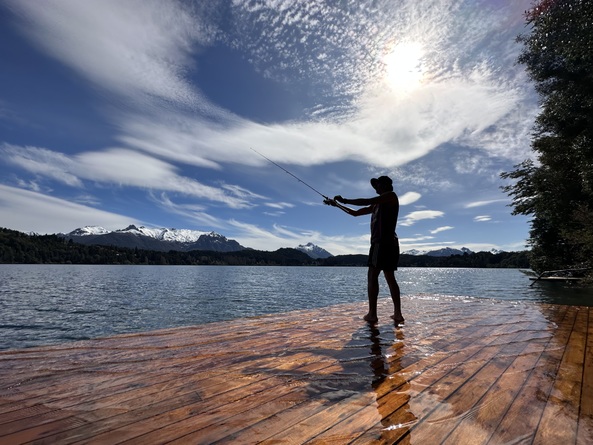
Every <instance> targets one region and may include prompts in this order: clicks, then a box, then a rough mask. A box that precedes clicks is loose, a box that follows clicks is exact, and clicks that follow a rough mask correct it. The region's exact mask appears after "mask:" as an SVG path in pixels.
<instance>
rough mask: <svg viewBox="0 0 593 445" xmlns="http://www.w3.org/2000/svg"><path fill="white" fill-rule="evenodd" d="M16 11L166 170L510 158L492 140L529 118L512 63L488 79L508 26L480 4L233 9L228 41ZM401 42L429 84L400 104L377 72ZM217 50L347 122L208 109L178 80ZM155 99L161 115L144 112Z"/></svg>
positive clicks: (99, 5)
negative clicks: (113, 105) (208, 50)
mask: <svg viewBox="0 0 593 445" xmlns="http://www.w3.org/2000/svg"><path fill="white" fill-rule="evenodd" d="M11 5H12V8H13V9H14V10H16V11H18V12H19V13H20V14H22V15H23V16H24V17H26V20H27V21H31V22H33V24H34V26H28V27H24V28H23V29H24V32H25V33H26V34H27V35H29V36H30V37H31V39H32V40H33V41H35V42H36V43H37V44H38V45H40V46H41V47H42V48H44V49H45V50H46V51H47V52H48V53H49V54H51V55H53V56H54V57H56V58H58V59H59V60H61V61H62V62H64V63H65V64H67V65H68V66H70V67H72V68H73V69H74V70H76V71H77V72H78V73H79V74H80V75H81V76H83V77H85V78H87V79H89V80H90V81H91V82H93V84H95V85H98V86H99V87H101V88H104V89H105V90H107V91H109V92H111V93H113V94H114V95H116V96H119V97H124V98H126V99H130V98H131V99H132V101H131V102H132V103H136V102H137V103H141V104H143V106H142V107H134V108H133V110H130V111H128V113H126V114H127V117H126V116H124V118H123V119H122V116H115V118H116V119H117V122H118V123H119V122H121V125H122V127H121V129H122V134H121V135H120V140H121V141H122V142H124V143H125V144H127V145H128V146H130V147H134V148H137V149H141V150H145V151H147V152H149V153H152V154H156V155H158V156H159V157H162V158H164V159H170V160H173V161H181V162H185V163H188V164H193V165H202V166H210V167H213V168H217V167H219V163H221V162H233V163H237V162H239V163H247V164H253V162H254V161H253V160H252V159H250V158H249V157H248V156H247V155H246V154H245V147H246V146H257V147H260V148H262V149H263V150H265V151H266V152H267V153H270V154H271V155H273V156H274V158H275V159H278V160H281V161H284V162H289V163H294V164H319V163H327V162H337V161H342V160H356V161H358V162H365V163H368V164H371V165H377V166H379V165H381V166H388V167H389V166H391V167H395V166H399V165H403V164H405V163H407V162H410V161H412V160H415V159H418V158H421V157H422V156H425V155H426V154H428V153H430V152H431V151H432V150H434V149H436V148H437V147H439V146H440V145H441V144H443V143H446V142H451V141H457V142H460V143H464V144H469V143H471V144H472V146H473V147H477V148H481V149H483V150H485V151H487V152H489V153H491V154H495V155H500V156H510V152H511V151H512V150H515V151H516V148H517V143H519V142H522V141H517V140H516V136H512V137H513V139H512V144H507V145H504V144H503V142H504V141H502V140H498V141H493V134H498V133H497V131H496V128H497V126H498V125H499V124H500V125H502V126H503V127H504V126H507V127H508V126H509V125H511V124H512V123H513V122H517V118H519V117H521V118H522V119H521V121H520V124H521V123H523V122H531V121H530V119H531V118H532V117H533V116H532V114H530V113H529V112H527V110H525V111H524V112H523V115H522V116H519V115H517V114H516V113H517V112H516V110H517V107H518V104H519V103H520V102H522V101H523V100H524V98H525V94H526V92H525V91H523V90H521V89H519V88H517V87H515V83H514V79H515V78H516V77H519V76H520V75H521V71H520V70H519V69H517V68H515V67H514V66H513V64H512V63H510V61H509V62H508V66H506V67H505V69H504V70H503V69H501V67H499V66H493V65H492V62H491V54H492V52H493V51H497V47H496V46H495V45H490V44H489V42H490V39H491V37H492V36H493V35H496V34H500V33H501V32H503V33H504V32H507V31H506V29H505V27H506V26H509V25H510V23H509V19H508V17H509V16H508V15H505V14H504V13H502V12H501V11H499V10H496V9H493V8H492V7H489V6H488V3H487V2H483V5H482V6H483V8H469V7H468V5H466V4H464V3H463V2H456V3H454V4H451V3H449V2H442V1H439V0H426V1H423V2H417V1H412V0H406V1H404V2H400V3H398V4H397V5H395V4H391V3H388V2H387V3H383V4H379V5H378V6H377V7H373V8H370V7H368V8H365V7H362V5H358V4H357V5H356V7H354V6H353V5H352V6H348V4H347V3H346V4H341V6H331V5H329V4H323V3H311V2H280V3H266V4H260V5H258V6H257V7H255V6H254V4H252V2H244V1H237V2H234V3H233V4H232V7H231V12H232V15H231V18H232V23H231V25H232V26H231V28H230V30H227V31H226V34H225V33H223V32H222V31H221V30H220V29H218V28H217V25H216V22H213V21H212V18H213V17H216V15H215V14H213V13H212V9H213V8H214V6H212V7H207V6H203V5H202V6H200V5H196V6H194V7H193V8H189V7H188V6H186V5H185V4H183V3H177V2H165V3H163V2H157V1H154V0H149V1H129V2H118V1H115V0H105V1H102V2H92V3H89V2H78V1H75V0H70V1H60V2H58V1H50V0H48V1H47V2H44V7H43V8H39V7H37V5H35V4H32V3H28V2H17V1H15V2H11ZM467 14H471V15H470V16H469V17H468V16H467ZM492 15H497V16H498V21H497V20H493V19H492ZM420 16H421V17H422V20H412V19H411V17H417V18H419V17H420ZM514 20H516V18H515V19H514ZM172 23H174V24H175V26H171V24H172ZM477 24H479V26H477ZM253 30H258V32H253ZM460 35H463V38H460ZM138 36H142V38H138ZM404 36H405V39H406V40H407V41H413V42H417V44H418V45H419V46H420V47H422V48H424V51H423V52H422V59H421V60H419V63H420V66H421V67H422V70H423V72H424V74H425V75H424V78H423V82H422V83H421V84H420V85H419V86H418V88H415V89H414V90H413V91H411V92H409V94H407V95H405V96H401V95H400V94H399V93H398V92H397V91H394V90H393V89H391V88H390V86H389V84H388V83H386V82H387V80H386V77H385V74H386V70H387V66H386V62H385V60H384V58H385V56H387V55H389V54H390V52H391V51H393V49H394V47H395V46H396V44H397V43H398V42H399V41H400V40H401V39H403V38H404ZM509 37H510V36H509ZM215 41H226V42H227V43H228V44H230V45H232V46H235V47H237V48H239V49H241V50H242V51H245V52H246V54H248V58H249V60H250V61H251V62H252V63H253V65H254V67H255V68H256V69H258V70H260V71H261V72H262V73H263V74H264V75H266V76H269V77H272V78H274V79H276V80H278V81H280V82H284V81H286V82H288V81H289V79H290V82H294V81H295V78H298V76H299V74H298V73H303V74H304V73H305V72H306V73H307V78H308V79H309V81H310V82H313V84H314V85H313V89H314V90H315V91H323V92H324V93H323V98H324V101H325V103H326V105H325V106H326V107H327V106H328V104H329V103H332V101H334V102H335V106H334V109H338V110H342V111H341V113H342V114H343V115H342V116H333V115H330V116H329V117H330V119H324V120H313V121H311V120H306V121H302V122H287V123H283V124H275V125H262V124H259V123H255V122H252V121H249V120H246V119H241V118H239V117H237V116H235V115H234V114H233V113H231V112H228V111H227V110H223V109H221V108H220V107H218V106H216V105H214V104H212V103H211V102H210V101H209V100H208V99H207V98H206V97H204V96H203V95H202V93H201V92H200V87H199V85H195V84H192V83H191V82H190V81H189V80H188V77H187V76H186V72H188V71H191V70H192V69H195V63H196V62H195V61H194V60H195V59H194V58H193V56H194V54H195V52H196V51H197V50H198V49H199V48H201V47H205V46H208V45H211V44H213V42H215ZM445 48H446V51H441V50H442V49H445ZM328 54H331V55H332V56H331V57H326V55H328ZM469 54H471V55H472V57H471V58H469V57H468V55H469ZM155 98H156V99H158V101H159V102H158V104H156V103H152V105H151V106H149V107H145V106H144V105H145V104H146V103H147V102H149V103H150V102H153V99H155ZM163 106H166V107H168V108H170V107H176V113H178V114H177V117H174V118H170V119H167V120H166V121H165V119H164V118H163V115H162V113H158V112H157V110H158V108H162V107H163ZM344 110H346V111H344ZM171 111H173V110H171ZM196 112H197V113H198V115H196V114H195V113H196ZM171 115H172V116H174V115H175V113H171ZM332 116H333V117H332ZM509 116H512V117H513V118H512V119H511V118H510V117H509ZM213 118H214V119H215V120H216V122H217V124H216V125H213V122H214V121H213V120H212V119H213ZM525 128H527V127H525ZM506 134H508V135H509V136H510V135H512V131H508V132H507V133H506ZM196 135H199V136H200V137H199V138H197V137H196ZM498 137H499V138H500V136H498ZM278 147H282V149H278ZM319 147H324V148H323V149H322V150H320V149H319ZM502 147H504V148H502ZM509 150H510V151H509Z"/></svg>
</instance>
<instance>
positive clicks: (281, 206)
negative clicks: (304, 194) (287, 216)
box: [264, 202, 294, 209]
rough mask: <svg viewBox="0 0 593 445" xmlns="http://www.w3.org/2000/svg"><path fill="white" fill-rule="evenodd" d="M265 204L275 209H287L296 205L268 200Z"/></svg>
mask: <svg viewBox="0 0 593 445" xmlns="http://www.w3.org/2000/svg"><path fill="white" fill-rule="evenodd" d="M264 205H265V206H267V207H271V208H273V209H287V208H292V207H294V204H291V203H289V202H266V203H264Z"/></svg>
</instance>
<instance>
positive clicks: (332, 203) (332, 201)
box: [324, 199, 373, 216]
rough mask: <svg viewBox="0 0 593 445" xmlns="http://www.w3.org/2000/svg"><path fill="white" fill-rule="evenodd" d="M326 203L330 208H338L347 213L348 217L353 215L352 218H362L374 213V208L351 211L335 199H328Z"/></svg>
mask: <svg viewBox="0 0 593 445" xmlns="http://www.w3.org/2000/svg"><path fill="white" fill-rule="evenodd" d="M324 202H325V203H326V204H328V205H330V206H334V207H337V208H338V209H340V210H342V211H344V212H346V213H347V214H348V215H352V216H362V215H369V214H371V213H373V206H368V207H362V208H360V209H356V210H354V209H351V208H349V207H346V206H344V205H342V204H340V203H339V202H337V201H336V200H335V199H328V200H326V201H324Z"/></svg>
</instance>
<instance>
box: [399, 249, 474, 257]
mask: <svg viewBox="0 0 593 445" xmlns="http://www.w3.org/2000/svg"><path fill="white" fill-rule="evenodd" d="M402 253H403V254H405V255H427V256H451V255H463V254H464V253H467V254H470V253H473V251H471V250H470V249H468V248H467V247H462V248H461V249H453V248H451V247H443V248H442V249H437V250H417V249H411V250H406V251H405V252H402Z"/></svg>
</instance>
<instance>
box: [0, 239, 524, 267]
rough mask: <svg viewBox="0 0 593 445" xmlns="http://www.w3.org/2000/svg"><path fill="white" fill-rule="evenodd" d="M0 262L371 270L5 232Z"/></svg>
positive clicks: (451, 261)
mask: <svg viewBox="0 0 593 445" xmlns="http://www.w3.org/2000/svg"><path fill="white" fill-rule="evenodd" d="M0 264H91V265H92V264H108V265H118V264H121V265H172V266H173V265H176V266H181V265H188V266H191V265H196V266H197V265H219V266H223V265H228V266H321V267H323V266H342V267H366V265H367V255H361V254H354V255H336V256H332V257H328V258H317V259H315V258H311V257H310V256H309V255H307V254H306V253H304V252H302V251H300V250H297V249H292V248H282V249H278V250H276V251H273V252H268V251H260V250H254V249H245V250H238V251H232V252H217V251H210V250H192V251H188V252H182V251H169V252H161V251H155V250H144V249H138V248H124V247H115V246H102V245H83V244H78V243H75V242H73V241H71V240H66V239H64V238H61V237H59V236H57V235H28V234H25V233H22V232H18V231H14V230H9V229H0ZM399 265H400V267H469V268H518V269H525V268H529V259H528V252H527V251H521V252H499V253H492V252H474V253H464V254H463V255H450V256H429V255H407V254H402V255H401V256H400V264H399Z"/></svg>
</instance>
